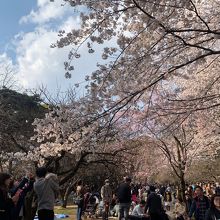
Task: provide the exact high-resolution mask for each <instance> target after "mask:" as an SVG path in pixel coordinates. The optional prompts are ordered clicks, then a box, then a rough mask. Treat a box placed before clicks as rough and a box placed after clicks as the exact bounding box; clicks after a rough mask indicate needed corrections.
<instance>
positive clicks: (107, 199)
mask: <svg viewBox="0 0 220 220" xmlns="http://www.w3.org/2000/svg"><path fill="white" fill-rule="evenodd" d="M101 197H102V201H103V205H104V213H103V220H107V219H108V214H109V206H110V204H111V201H112V189H111V187H110V184H109V180H108V179H106V180H105V185H104V186H102V188H101Z"/></svg>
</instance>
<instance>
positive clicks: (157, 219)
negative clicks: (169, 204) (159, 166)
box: [145, 186, 165, 220]
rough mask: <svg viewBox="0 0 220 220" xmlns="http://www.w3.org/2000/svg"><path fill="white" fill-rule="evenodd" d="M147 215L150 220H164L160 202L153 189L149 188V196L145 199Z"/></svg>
mask: <svg viewBox="0 0 220 220" xmlns="http://www.w3.org/2000/svg"><path fill="white" fill-rule="evenodd" d="M147 211H148V213H149V215H150V219H151V220H162V219H165V212H164V210H163V207H162V201H161V198H160V196H159V195H158V194H156V192H155V187H154V186H150V194H149V195H148V197H147V203H146V207H145V212H147Z"/></svg>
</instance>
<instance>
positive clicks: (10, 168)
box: [8, 160, 12, 174]
mask: <svg viewBox="0 0 220 220" xmlns="http://www.w3.org/2000/svg"><path fill="white" fill-rule="evenodd" d="M8 173H10V174H12V160H10V161H9V162H8Z"/></svg>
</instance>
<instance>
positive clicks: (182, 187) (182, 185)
mask: <svg viewBox="0 0 220 220" xmlns="http://www.w3.org/2000/svg"><path fill="white" fill-rule="evenodd" d="M180 191H181V197H182V199H183V201H184V203H185V204H186V196H185V191H186V182H185V175H184V173H183V172H181V176H180Z"/></svg>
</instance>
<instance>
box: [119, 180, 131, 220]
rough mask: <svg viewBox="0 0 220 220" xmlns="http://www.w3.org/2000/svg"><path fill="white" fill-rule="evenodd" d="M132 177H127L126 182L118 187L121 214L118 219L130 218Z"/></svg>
mask: <svg viewBox="0 0 220 220" xmlns="http://www.w3.org/2000/svg"><path fill="white" fill-rule="evenodd" d="M130 185H131V178H130V177H126V178H125V182H124V183H122V184H121V185H120V186H119V187H118V190H117V191H118V193H117V197H118V202H119V215H118V219H119V220H121V219H122V218H125V220H127V219H128V215H129V209H130V206H131V186H130Z"/></svg>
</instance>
